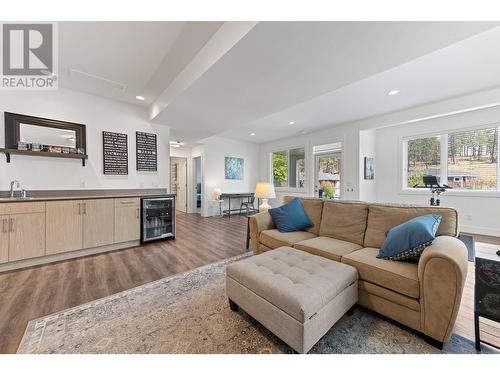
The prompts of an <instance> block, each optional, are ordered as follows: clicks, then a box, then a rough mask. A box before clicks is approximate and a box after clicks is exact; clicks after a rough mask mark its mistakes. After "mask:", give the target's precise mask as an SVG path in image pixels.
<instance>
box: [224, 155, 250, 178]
mask: <svg viewBox="0 0 500 375" xmlns="http://www.w3.org/2000/svg"><path fill="white" fill-rule="evenodd" d="M244 166H245V161H244V160H243V159H242V158H233V157H230V156H226V157H225V158H224V171H225V174H226V180H243V170H244Z"/></svg>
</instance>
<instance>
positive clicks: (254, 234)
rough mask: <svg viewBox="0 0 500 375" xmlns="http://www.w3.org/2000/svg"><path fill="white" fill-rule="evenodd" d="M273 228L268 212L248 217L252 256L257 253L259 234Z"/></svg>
mask: <svg viewBox="0 0 500 375" xmlns="http://www.w3.org/2000/svg"><path fill="white" fill-rule="evenodd" d="M274 228H275V226H274V222H273V219H272V218H271V215H270V214H269V212H267V211H264V212H259V213H258V214H256V215H252V216H250V239H251V240H252V250H253V253H254V254H258V253H259V236H260V232H262V231H263V230H266V229H274Z"/></svg>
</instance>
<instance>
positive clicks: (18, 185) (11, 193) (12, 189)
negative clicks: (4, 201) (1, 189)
mask: <svg viewBox="0 0 500 375" xmlns="http://www.w3.org/2000/svg"><path fill="white" fill-rule="evenodd" d="M14 185H16V187H17V188H18V189H19V188H20V187H21V184H20V183H19V181H17V180H14V181H11V182H10V197H11V198H14Z"/></svg>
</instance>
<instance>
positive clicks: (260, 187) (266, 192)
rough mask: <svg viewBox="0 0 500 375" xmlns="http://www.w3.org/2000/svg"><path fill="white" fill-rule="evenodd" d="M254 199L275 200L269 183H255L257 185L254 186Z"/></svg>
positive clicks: (272, 186)
mask: <svg viewBox="0 0 500 375" xmlns="http://www.w3.org/2000/svg"><path fill="white" fill-rule="evenodd" d="M255 198H263V199H271V198H276V193H275V192H274V185H273V184H270V183H269V182H257V185H256V186H255Z"/></svg>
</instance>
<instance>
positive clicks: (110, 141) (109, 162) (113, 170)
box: [102, 132, 128, 175]
mask: <svg viewBox="0 0 500 375" xmlns="http://www.w3.org/2000/svg"><path fill="white" fill-rule="evenodd" d="M102 147H103V160H104V174H116V175H125V174H128V144H127V134H121V133H112V132H102Z"/></svg>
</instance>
